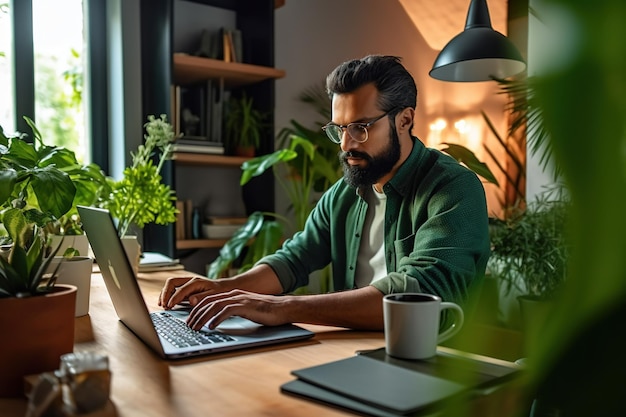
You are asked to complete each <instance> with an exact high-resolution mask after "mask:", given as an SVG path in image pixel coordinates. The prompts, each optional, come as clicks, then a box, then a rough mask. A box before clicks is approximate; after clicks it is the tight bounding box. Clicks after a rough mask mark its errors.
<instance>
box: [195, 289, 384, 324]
mask: <svg viewBox="0 0 626 417" xmlns="http://www.w3.org/2000/svg"><path fill="white" fill-rule="evenodd" d="M382 298H383V294H382V293H381V292H380V291H379V290H377V289H376V288H374V287H372V286H368V287H364V288H359V289H355V290H348V291H342V292H336V293H330V294H318V295H298V296H291V295H285V296H273V295H266V294H257V293H252V292H248V291H242V290H233V291H229V292H227V293H220V294H215V295H209V296H207V297H205V298H204V299H202V300H201V301H200V302H198V304H197V305H196V306H195V307H194V309H193V310H192V312H191V315H190V316H189V318H188V320H187V323H188V324H189V326H191V327H192V328H193V329H196V330H199V329H200V328H201V327H202V326H203V325H205V324H208V325H209V328H211V329H214V328H215V327H217V326H218V325H219V323H221V322H222V321H223V320H225V319H227V318H228V317H230V316H235V315H236V316H240V317H245V318H247V319H250V320H252V321H255V322H257V323H261V324H265V325H270V326H275V325H280V324H286V323H310V324H321V325H326V326H338V327H347V328H352V329H364V330H382V329H383V311H382Z"/></svg>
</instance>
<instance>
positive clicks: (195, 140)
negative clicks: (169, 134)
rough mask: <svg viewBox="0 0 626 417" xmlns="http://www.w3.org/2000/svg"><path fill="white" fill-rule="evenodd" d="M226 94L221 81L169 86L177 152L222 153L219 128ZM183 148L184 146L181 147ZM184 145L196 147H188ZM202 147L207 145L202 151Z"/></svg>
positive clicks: (221, 124)
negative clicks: (170, 87) (208, 147)
mask: <svg viewBox="0 0 626 417" xmlns="http://www.w3.org/2000/svg"><path fill="white" fill-rule="evenodd" d="M229 98H230V91H228V90H224V79H219V80H207V81H204V82H201V83H196V84H192V85H185V86H181V85H173V86H172V114H173V115H174V120H173V126H174V129H175V132H176V134H177V135H179V136H180V139H178V140H177V141H176V145H175V147H174V148H175V151H177V152H201V153H224V145H223V140H222V138H223V127H224V118H225V112H226V110H227V107H228V100H229ZM183 145H184V146H183ZM188 145H197V146H198V147H192V148H189V147H188ZM200 145H202V146H210V149H205V148H202V147H199V146H200Z"/></svg>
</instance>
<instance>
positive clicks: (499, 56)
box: [429, 0, 526, 82]
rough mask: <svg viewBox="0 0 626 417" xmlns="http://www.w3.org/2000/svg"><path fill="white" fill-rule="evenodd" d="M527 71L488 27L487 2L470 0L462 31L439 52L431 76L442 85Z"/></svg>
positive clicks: (518, 56)
mask: <svg viewBox="0 0 626 417" xmlns="http://www.w3.org/2000/svg"><path fill="white" fill-rule="evenodd" d="M524 69H526V63H525V62H524V59H523V58H522V55H521V54H520V52H519V51H518V49H517V48H516V47H515V45H513V43H512V42H511V41H510V40H509V39H508V38H507V37H506V36H504V35H503V34H501V33H500V32H497V31H495V30H494V29H493V27H492V26H491V18H490V17H489V10H488V9H487V1H486V0H471V3H470V7H469V11H468V12H467V20H466V22H465V30H464V31H463V32H461V33H459V34H458V35H456V36H455V37H454V38H452V40H451V41H450V42H448V44H447V45H446V46H444V48H443V49H442V50H441V52H440V53H439V55H438V56H437V59H436V60H435V63H434V64H433V68H432V69H431V70H430V73H429V74H430V76H431V77H433V78H436V79H438V80H442V81H461V82H463V81H491V80H492V79H493V78H494V77H495V78H507V77H510V76H513V75H515V74H519V73H520V72H522V71H524Z"/></svg>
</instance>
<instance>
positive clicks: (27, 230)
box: [0, 120, 76, 397]
mask: <svg viewBox="0 0 626 417" xmlns="http://www.w3.org/2000/svg"><path fill="white" fill-rule="evenodd" d="M27 121H28V122H29V124H31V127H32V128H33V131H35V132H36V128H34V124H33V123H32V121H30V120H27ZM71 155H72V153H71V151H68V150H66V149H64V148H58V147H51V146H46V145H45V144H44V143H43V141H42V140H41V137H40V135H38V133H36V134H35V137H34V143H28V142H27V141H25V140H24V138H23V136H22V135H16V136H13V137H7V136H6V135H5V134H4V131H3V130H2V128H1V127H0V221H1V226H2V231H3V233H4V236H3V238H2V239H3V241H4V242H5V243H7V247H8V250H4V251H3V252H2V254H1V256H0V311H2V314H0V334H3V335H9V334H10V335H11V337H10V338H6V339H7V340H4V341H3V343H1V344H0V369H2V372H0V397H4V396H16V395H20V394H22V386H23V384H22V376H23V375H26V374H31V373H38V372H43V371H49V370H53V369H57V367H58V364H59V357H60V355H61V354H64V353H68V352H71V351H72V349H73V345H74V304H75V299H76V288H75V287H67V286H61V285H55V276H54V273H53V274H52V276H50V277H49V276H46V274H45V272H46V269H47V267H48V264H49V263H50V262H51V260H52V258H53V256H54V254H55V251H50V249H49V247H48V244H47V241H48V239H47V235H46V233H45V231H44V227H45V226H46V225H47V224H49V223H50V222H51V221H53V220H55V219H58V218H60V217H61V216H63V215H64V214H65V213H66V212H67V211H68V210H70V209H71V207H72V202H73V201H74V197H75V194H76V187H75V186H74V184H73V181H72V179H71V178H70V175H68V174H67V173H66V172H64V171H63V170H62V169H61V168H62V167H68V166H69V165H72V162H73V161H72V158H70V156H71ZM44 314H45V319H43V318H42V315H44ZM33 335H36V337H33Z"/></svg>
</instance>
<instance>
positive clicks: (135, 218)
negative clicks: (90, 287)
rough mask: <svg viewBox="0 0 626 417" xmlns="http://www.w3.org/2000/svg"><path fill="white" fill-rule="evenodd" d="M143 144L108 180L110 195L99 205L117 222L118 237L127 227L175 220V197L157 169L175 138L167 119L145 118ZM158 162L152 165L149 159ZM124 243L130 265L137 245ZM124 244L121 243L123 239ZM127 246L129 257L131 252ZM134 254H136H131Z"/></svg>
mask: <svg viewBox="0 0 626 417" xmlns="http://www.w3.org/2000/svg"><path fill="white" fill-rule="evenodd" d="M144 127H145V129H146V133H145V134H144V139H145V142H144V144H143V145H139V147H138V148H137V151H136V152H134V153H131V156H132V161H133V162H132V165H131V166H129V167H127V168H126V169H124V174H123V177H122V179H120V180H115V179H112V178H110V179H109V186H110V193H109V194H108V195H107V196H104V197H103V200H102V202H101V203H100V206H101V207H103V208H106V209H108V210H109V211H110V213H111V216H112V217H113V218H115V219H117V221H118V226H117V227H118V233H119V236H120V238H124V237H127V236H129V231H130V228H131V226H133V225H135V226H137V227H138V228H140V229H141V228H143V227H144V226H145V225H146V224H147V223H156V224H162V225H165V224H170V223H173V222H175V221H176V214H177V212H178V211H177V210H176V205H175V202H176V196H175V195H174V192H173V190H172V189H171V188H170V186H169V185H167V184H164V183H163V182H162V177H161V169H162V168H163V164H164V163H165V161H166V160H167V159H169V158H170V156H171V153H172V142H173V141H174V139H175V138H176V134H175V133H174V129H173V127H172V125H171V124H170V123H168V122H167V117H166V116H165V115H161V116H160V117H159V118H156V117H155V116H153V115H150V116H148V122H146V124H145V125H144ZM154 157H156V158H157V159H158V162H157V163H156V164H155V163H154V161H153V158H154ZM126 241H127V242H125V243H124V244H125V249H126V250H127V254H128V255H129V259H131V262H133V261H136V262H138V261H139V246H138V242H137V241H136V239H134V243H132V239H131V243H130V244H129V243H128V239H126ZM123 242H124V240H123ZM131 247H134V249H132V252H133V254H131V253H129V252H131V249H130V248H131ZM135 251H136V253H134V252H135Z"/></svg>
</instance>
